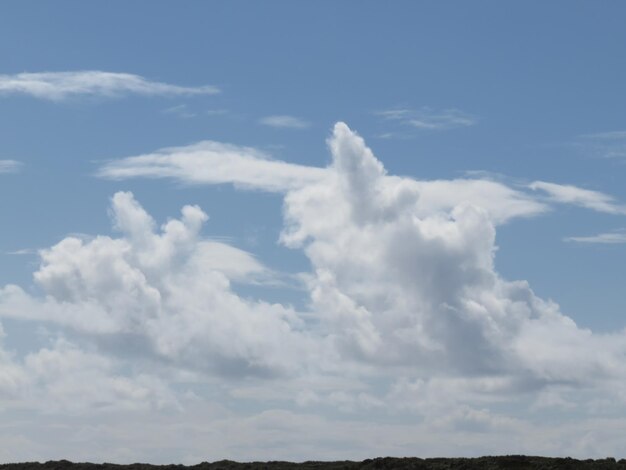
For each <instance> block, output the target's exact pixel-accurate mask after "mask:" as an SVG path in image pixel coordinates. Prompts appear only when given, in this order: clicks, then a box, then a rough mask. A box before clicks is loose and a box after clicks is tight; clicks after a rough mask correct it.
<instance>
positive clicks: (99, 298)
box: [0, 193, 305, 375]
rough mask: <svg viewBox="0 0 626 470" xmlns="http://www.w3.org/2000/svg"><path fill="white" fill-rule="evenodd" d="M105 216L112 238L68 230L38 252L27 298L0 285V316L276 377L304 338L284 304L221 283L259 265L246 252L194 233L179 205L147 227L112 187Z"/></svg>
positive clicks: (166, 356) (174, 358)
mask: <svg viewBox="0 0 626 470" xmlns="http://www.w3.org/2000/svg"><path fill="white" fill-rule="evenodd" d="M112 216H113V220H114V223H115V227H116V228H117V229H118V230H119V231H120V232H121V233H122V235H123V236H122V237H120V238H111V237H106V236H98V237H95V238H93V239H91V240H89V241H83V240H81V239H79V238H75V237H68V238H66V239H64V240H62V241H61V242H59V243H58V244H57V245H55V246H53V247H52V248H50V249H47V250H42V251H41V253H40V255H41V267H40V268H39V270H38V271H37V272H36V273H35V275H34V277H35V281H36V282H37V284H38V285H39V287H40V288H41V289H42V290H43V291H44V293H45V297H44V298H43V299H38V298H33V297H32V296H30V295H29V294H27V293H26V292H24V291H23V290H22V289H21V288H20V287H18V286H14V285H8V286H5V287H4V288H2V289H0V315H3V316H7V317H11V318H16V319H25V320H38V321H44V322H54V323H58V324H60V325H63V326H65V327H68V328H70V329H72V330H74V331H76V332H79V333H82V334H87V335H108V336H111V335H125V336H128V337H131V338H135V340H134V341H135V342H136V343H137V344H139V345H144V346H143V347H144V349H145V351H144V353H145V354H149V355H152V356H153V357H154V358H156V359H159V360H163V361H168V362H177V363H179V364H181V365H182V366H185V367H189V368H192V369H198V370H204V371H211V370H212V371H214V372H216V373H218V374H220V373H224V374H234V375H247V374H280V373H284V372H285V371H287V370H288V369H290V368H293V367H296V364H295V363H293V362H292V358H293V357H294V352H295V351H297V350H298V349H299V348H300V347H302V345H303V344H304V342H305V341H304V340H303V338H300V335H299V333H298V331H297V329H298V325H299V319H298V318H297V316H296V314H295V312H294V311H293V310H291V309H290V308H289V307H284V306H282V305H276V304H269V303H266V302H261V301H259V302H252V301H247V300H244V299H242V298H240V297H238V296H237V295H236V294H235V293H234V292H233V291H232V290H231V286H230V284H231V281H233V280H243V279H245V278H246V277H250V276H254V275H255V274H258V273H260V272H262V271H263V270H264V268H263V267H262V266H261V265H260V263H258V262H257V261H256V260H255V259H254V258H253V257H251V256H250V255H249V254H247V253H246V252H243V251H241V250H237V249H236V248H234V247H231V246H227V245H224V244H222V243H220V242H215V241H208V240H203V239H202V238H201V237H200V234H199V232H200V229H201V227H202V224H203V223H204V222H205V221H206V220H207V216H206V215H205V214H204V212H202V211H201V210H200V209H199V208H198V207H196V206H186V207H184V208H183V210H182V216H181V218H180V219H178V220H170V221H168V222H167V223H165V224H164V225H163V226H162V227H161V231H160V233H157V232H156V225H155V222H154V220H153V219H152V218H151V217H150V216H149V215H148V214H147V213H146V212H145V211H144V210H143V208H142V207H141V206H140V205H139V204H138V203H137V202H136V201H135V199H134V198H133V196H132V194H130V193H117V194H116V195H115V196H114V197H113V200H112Z"/></svg>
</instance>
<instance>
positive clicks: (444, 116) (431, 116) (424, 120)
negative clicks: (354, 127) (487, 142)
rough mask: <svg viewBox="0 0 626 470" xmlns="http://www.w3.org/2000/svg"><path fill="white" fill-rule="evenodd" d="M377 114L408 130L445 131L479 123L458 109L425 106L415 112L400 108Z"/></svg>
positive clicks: (473, 117) (476, 119)
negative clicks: (436, 108)
mask: <svg viewBox="0 0 626 470" xmlns="http://www.w3.org/2000/svg"><path fill="white" fill-rule="evenodd" d="M375 114H376V115H378V116H380V117H381V118H383V119H384V120H385V121H395V122H398V123H400V124H402V125H403V126H407V127H408V128H413V129H418V130H422V131H444V130H450V129H456V128H461V127H470V126H473V125H475V124H476V123H477V122H478V118H477V117H476V116H474V115H471V114H469V113H466V112H464V111H461V110H459V109H456V108H447V109H442V110H435V109H432V108H429V107H426V106H424V107H422V108H419V109H417V110H414V109H410V108H401V107H398V108H391V109H387V110H383V111H379V112H377V113H375ZM387 134H389V133H387Z"/></svg>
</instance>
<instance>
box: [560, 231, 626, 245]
mask: <svg viewBox="0 0 626 470" xmlns="http://www.w3.org/2000/svg"><path fill="white" fill-rule="evenodd" d="M564 240H565V241H568V242H579V243H602V244H618V243H626V232H624V231H616V232H607V233H598V234H596V235H589V236H585V237H581V236H578V237H566V238H565V239H564Z"/></svg>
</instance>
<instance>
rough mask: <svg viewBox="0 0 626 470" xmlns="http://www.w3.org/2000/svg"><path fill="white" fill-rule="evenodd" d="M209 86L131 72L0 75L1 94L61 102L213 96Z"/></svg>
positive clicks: (214, 91)
mask: <svg viewBox="0 0 626 470" xmlns="http://www.w3.org/2000/svg"><path fill="white" fill-rule="evenodd" d="M215 93H219V89H218V88H216V87H214V86H210V85H204V86H197V87H189V86H180V85H172V84H169V83H163V82H157V81H152V80H148V79H146V78H144V77H142V76H140V75H134V74H130V73H115V72H103V71H100V70H84V71H76V72H37V73H26V72H25V73H18V74H15V75H0V95H10V94H21V95H30V96H33V97H35V98H40V99H45V100H53V101H60V100H64V99H67V98H71V97H74V96H107V97H114V96H120V95H127V94H136V95H165V96H181V95H182V96H185V95H187V96H189V95H212V94H215Z"/></svg>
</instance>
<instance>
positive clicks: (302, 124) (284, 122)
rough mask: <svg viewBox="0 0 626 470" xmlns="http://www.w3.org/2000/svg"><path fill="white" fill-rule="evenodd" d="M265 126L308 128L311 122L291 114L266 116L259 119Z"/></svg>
mask: <svg viewBox="0 0 626 470" xmlns="http://www.w3.org/2000/svg"><path fill="white" fill-rule="evenodd" d="M259 123H260V124H263V125H264V126H270V127H277V128H284V129H306V128H308V127H311V123H309V122H308V121H305V120H304V119H301V118H298V117H295V116H289V115H286V114H284V115H274V116H265V117H263V118H261V119H260V120H259Z"/></svg>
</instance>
